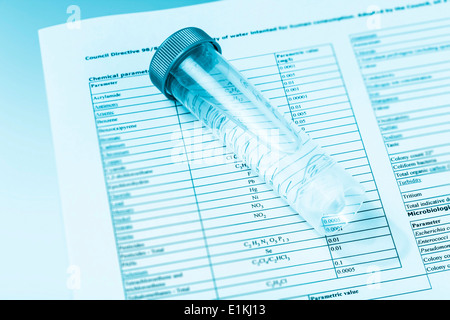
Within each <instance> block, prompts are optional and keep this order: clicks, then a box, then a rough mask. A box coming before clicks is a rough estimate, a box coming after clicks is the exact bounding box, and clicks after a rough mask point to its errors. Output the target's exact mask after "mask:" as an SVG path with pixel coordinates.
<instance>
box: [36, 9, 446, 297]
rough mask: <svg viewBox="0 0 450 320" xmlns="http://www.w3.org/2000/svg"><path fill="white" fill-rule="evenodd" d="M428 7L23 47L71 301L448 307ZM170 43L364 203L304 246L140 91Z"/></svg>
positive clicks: (88, 26)
mask: <svg viewBox="0 0 450 320" xmlns="http://www.w3.org/2000/svg"><path fill="white" fill-rule="evenodd" d="M448 9H449V5H448V4H447V3H446V1H438V2H436V3H435V4H428V5H426V4H423V3H422V2H421V1H408V2H405V1H375V2H374V1H358V2H357V3H356V2H355V3H354V4H352V7H351V8H350V7H344V8H343V7H342V6H340V5H339V4H336V3H335V2H334V1H319V2H318V1H314V2H310V3H303V2H300V1H273V2H272V1H255V2H253V1H239V2H238V1H225V2H218V3H211V4H206V5H199V6H194V7H185V8H179V9H173V10H166V11H159V12H150V13H139V14H130V15H120V16H111V17H105V18H98V19H91V20H86V21H82V22H81V25H80V28H79V29H77V28H75V29H73V28H70V29H69V28H68V27H67V26H66V25H60V26H55V27H51V28H47V29H43V30H40V32H39V36H40V43H41V50H42V60H43V66H44V72H45V79H46V87H47V95H48V102H49V108H50V116H51V123H52V130H53V137H54V145H55V152H56V159H57V165H58V175H59V181H60V192H61V198H62V205H63V214H64V221H65V228H66V233H67V241H68V246H69V248H68V249H69V253H70V259H71V264H72V265H71V269H70V270H75V271H76V272H74V276H76V279H75V280H74V282H73V283H74V284H75V285H74V286H73V290H74V293H75V297H76V298H80V299H93V298H100V299H124V298H126V299H328V298H338V299H345V298H353V299H378V298H395V297H400V298H405V297H409V298H449V294H448V289H449V283H450V272H448V270H449V269H450V242H449V235H450V227H449V225H450V216H449V213H448V209H449V205H450V195H449V194H450V184H449V181H450V174H449V170H450V162H449V157H450V124H449V123H450V122H449V114H450V113H449V111H450V105H449V104H448V101H449V99H448V98H449V96H450V94H449V91H448V88H449V83H450V82H449V79H450V78H449V74H450V73H449V72H450V71H449V70H450V59H449V58H448V57H449V52H450V50H449V49H450V36H449V34H450V32H449V30H450V19H448V18H447V17H446V12H448ZM186 26H197V27H200V28H203V29H204V30H205V31H206V32H207V33H209V34H210V35H211V36H213V37H215V38H217V40H218V41H219V43H220V45H221V46H222V49H223V55H224V56H225V57H226V58H227V59H229V60H230V61H231V62H232V63H233V64H234V65H235V66H236V67H237V68H238V69H239V70H241V71H242V73H243V74H244V75H245V76H246V77H248V78H249V79H250V81H252V82H253V83H254V84H255V85H256V86H257V87H258V88H259V89H260V90H261V91H262V92H263V93H264V94H265V95H266V96H267V97H268V98H269V99H270V101H271V102H272V103H273V104H274V105H276V106H278V107H279V108H280V110H281V111H282V112H283V113H284V114H285V115H286V117H287V118H289V119H290V120H291V121H294V122H295V123H297V124H298V125H299V126H301V127H302V128H304V130H305V131H306V132H308V133H309V134H310V135H311V136H312V137H313V138H315V139H316V140H317V141H318V142H319V144H320V145H322V146H323V147H324V148H325V149H326V150H327V151H328V152H329V153H330V154H332V155H333V156H334V157H335V158H336V160H338V161H339V162H340V163H341V164H342V165H343V166H344V167H345V168H346V169H347V170H349V172H351V173H352V174H353V175H354V176H355V177H356V178H357V179H358V180H359V181H360V182H361V183H362V184H363V186H364V187H365V189H366V190H367V195H368V199H369V200H368V201H367V202H366V203H365V204H364V206H363V208H362V210H361V213H360V218H359V219H358V221H357V222H355V223H353V224H352V226H350V227H349V228H348V229H346V230H345V232H344V233H342V234H339V235H337V236H334V237H328V238H324V237H319V236H318V235H317V234H316V233H315V232H314V231H313V230H312V228H311V227H310V226H308V225H307V224H306V223H305V222H304V221H303V220H302V218H301V217H300V216H298V215H297V214H295V213H294V212H293V211H292V210H291V209H290V208H289V207H288V206H287V205H286V204H285V203H284V202H283V201H282V200H281V199H279V198H278V197H277V196H276V195H275V193H273V191H271V190H270V189H269V188H268V187H267V186H266V185H264V183H263V182H262V181H261V180H260V179H259V178H258V177H257V176H255V175H254V174H253V173H252V172H250V171H249V170H248V169H247V168H246V166H245V165H244V164H243V163H241V162H240V161H237V160H236V159H235V157H234V155H233V154H231V153H228V152H226V151H224V149H223V148H222V146H221V145H220V144H219V143H218V142H217V141H216V140H215V139H213V138H212V136H211V134H210V132H209V131H208V130H207V129H205V128H202V126H201V124H200V123H199V122H198V121H196V120H195V119H194V118H193V116H192V115H190V114H189V113H188V112H187V111H186V109H184V108H183V107H182V106H176V105H175V104H174V103H173V102H171V101H168V100H166V99H165V97H164V96H163V95H162V94H160V93H159V92H158V90H157V89H156V88H155V87H154V86H153V85H152V83H151V82H150V80H149V77H148V65H149V62H150V60H151V57H152V55H153V53H154V51H155V47H157V46H158V45H159V44H160V43H161V42H162V41H163V40H164V39H165V38H166V37H167V36H169V35H170V34H171V33H173V32H175V31H176V30H178V29H180V28H182V27H186Z"/></svg>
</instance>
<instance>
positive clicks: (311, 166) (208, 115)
mask: <svg viewBox="0 0 450 320" xmlns="http://www.w3.org/2000/svg"><path fill="white" fill-rule="evenodd" d="M149 73H150V79H151V81H152V82H153V84H154V85H155V86H156V87H157V88H158V89H159V90H160V91H161V92H162V93H164V94H165V95H166V96H167V97H168V98H169V99H175V100H177V101H178V102H179V103H181V104H182V105H184V106H185V107H186V108H187V109H188V110H189V111H190V112H191V113H192V114H194V115H195V116H196V117H197V118H198V119H199V120H200V121H201V122H202V123H203V124H204V125H205V126H206V127H208V128H209V129H211V130H212V133H213V134H214V136H215V137H216V138H218V139H220V140H221V141H222V142H223V143H224V144H225V146H226V147H227V148H229V149H230V150H232V151H233V152H234V153H235V154H236V156H237V157H238V158H239V159H240V160H242V161H243V162H244V163H245V164H246V165H247V166H249V167H250V168H251V169H252V170H253V171H254V172H255V173H257V174H258V175H259V176H260V177H261V178H263V179H264V181H265V182H266V183H267V184H268V185H270V187H271V188H272V189H273V190H274V191H275V192H276V193H278V195H279V196H280V197H281V198H283V199H284V200H285V201H286V202H287V203H288V204H289V205H290V206H291V207H292V208H293V209H294V210H295V211H296V212H297V213H299V214H300V216H301V217H303V219H305V220H306V221H307V222H308V223H309V224H310V225H311V226H312V227H314V229H316V230H317V231H318V232H319V233H320V234H321V235H330V234H334V233H336V232H338V231H340V230H342V228H343V227H344V226H345V225H347V224H348V223H349V222H350V221H352V220H354V218H355V215H356V213H357V212H358V210H359V208H360V207H361V205H362V203H363V201H364V200H365V192H364V189H363V188H362V186H361V185H360V183H358V182H357V181H356V180H355V179H354V178H353V177H352V176H351V175H350V174H349V173H348V172H346V171H345V170H344V169H343V168H342V167H341V166H340V165H338V164H337V163H336V162H335V161H334V160H333V159H332V158H331V157H330V156H329V155H327V154H326V153H325V152H324V150H323V149H322V148H320V147H319V146H318V145H317V144H316V143H315V141H313V140H312V139H311V138H310V137H309V136H308V135H307V134H306V133H304V132H303V131H302V130H301V129H300V128H299V127H298V126H296V125H294V124H292V123H290V122H289V121H288V120H287V119H285V118H284V116H283V115H282V114H281V113H280V112H279V111H278V110H277V109H275V108H274V107H273V106H272V105H271V104H270V103H269V102H268V100H267V99H266V98H265V97H263V96H262V94H261V93H260V92H258V90H256V89H255V87H254V86H253V85H251V84H250V82H249V81H248V80H247V79H245V78H244V77H243V76H242V74H241V73H240V72H238V71H237V70H236V69H235V68H234V67H233V66H232V65H231V64H230V63H229V62H228V61H227V60H226V59H224V58H223V57H222V55H221V48H220V46H219V44H218V43H217V42H216V41H215V40H214V39H212V38H211V37H210V36H208V35H207V34H206V33H205V32H204V31H203V30H201V29H198V28H193V27H190V28H185V29H181V30H179V31H177V32H175V33H174V34H172V35H171V36H170V37H169V38H167V39H166V40H165V41H164V42H163V43H162V44H161V45H160V46H159V47H158V49H157V51H156V52H155V54H154V56H153V58H152V61H151V63H150V70H149Z"/></svg>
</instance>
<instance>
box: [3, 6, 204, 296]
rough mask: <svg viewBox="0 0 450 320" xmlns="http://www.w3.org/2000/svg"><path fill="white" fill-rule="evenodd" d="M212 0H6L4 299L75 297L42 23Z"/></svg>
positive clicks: (4, 29) (4, 46)
mask: <svg viewBox="0 0 450 320" xmlns="http://www.w3.org/2000/svg"><path fill="white" fill-rule="evenodd" d="M203 2H209V1H207V0H158V1H155V0H151V1H143V0H140V1H137V0H129V1H114V0H109V1H103V0H101V1H99V0H97V1H75V2H74V1H65V0H58V1H54V0H53V1H51V0H40V1H33V0H28V1H24V0H0V44H1V45H0V150H1V153H0V214H1V222H0V254H1V259H0V261H1V262H0V299H70V298H71V291H70V290H69V289H68V288H67V286H66V281H67V277H68V274H67V268H68V266H69V263H68V257H67V250H66V245H65V236H64V226H63V222H62V214H61V210H60V202H59V194H58V182H57V176H56V166H55V159H54V153H53V145H52V137H51V129H50V122H49V115H48V109H47V100H46V94H45V84H44V78H43V72H42V64H41V55H40V48H39V39H38V30H39V29H41V28H45V27H48V26H52V25H56V24H61V23H65V22H66V20H67V19H68V18H69V14H67V8H68V6H70V5H73V4H74V5H77V6H79V7H80V10H81V19H88V18H94V17H99V16H105V15H112V14H122V13H132V12H141V11H151V10H159V9H167V8H173V7H178V6H185V5H192V4H198V3H203Z"/></svg>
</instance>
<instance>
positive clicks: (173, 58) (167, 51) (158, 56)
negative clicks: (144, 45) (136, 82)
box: [149, 27, 222, 99]
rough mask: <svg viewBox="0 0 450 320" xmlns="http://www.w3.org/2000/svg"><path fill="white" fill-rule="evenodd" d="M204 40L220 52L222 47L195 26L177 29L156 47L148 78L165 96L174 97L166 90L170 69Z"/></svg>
mask: <svg viewBox="0 0 450 320" xmlns="http://www.w3.org/2000/svg"><path fill="white" fill-rule="evenodd" d="M205 42H209V43H211V44H212V45H213V46H214V48H215V49H216V50H217V51H218V52H219V53H222V49H221V48H220V46H219V44H218V43H217V42H216V41H215V40H214V39H213V38H211V37H210V36H209V35H208V34H207V33H206V32H205V31H203V30H202V29H199V28H195V27H188V28H184V29H181V30H178V31H177V32H175V33H174V34H172V35H171V36H169V37H168V38H167V39H166V40H164V42H163V43H162V44H161V45H160V46H159V47H158V49H157V50H156V52H155V54H154V55H153V58H152V61H151V62H150V68H149V74H150V80H151V81H152V82H153V84H154V85H155V86H156V87H157V88H158V89H159V90H160V91H161V92H162V93H164V95H165V96H166V97H167V98H169V99H174V98H173V97H172V96H171V95H170V93H169V92H168V90H167V84H168V79H169V76H170V72H171V70H172V69H173V68H175V67H176V66H178V65H179V64H180V63H181V62H182V61H183V59H184V58H185V57H186V56H187V53H188V52H189V51H190V50H191V49H192V48H194V47H196V46H197V45H199V44H202V43H205Z"/></svg>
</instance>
